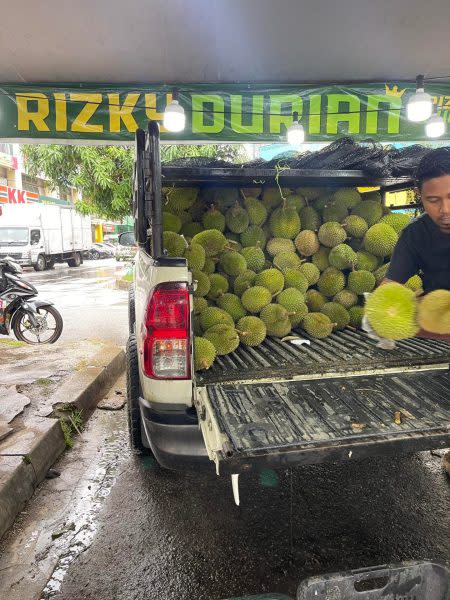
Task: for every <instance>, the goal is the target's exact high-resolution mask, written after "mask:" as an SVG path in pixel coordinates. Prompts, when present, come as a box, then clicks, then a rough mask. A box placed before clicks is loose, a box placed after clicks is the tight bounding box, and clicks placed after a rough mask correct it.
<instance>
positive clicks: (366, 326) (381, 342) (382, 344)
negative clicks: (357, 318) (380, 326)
mask: <svg viewBox="0 0 450 600" xmlns="http://www.w3.org/2000/svg"><path fill="white" fill-rule="evenodd" d="M361 328H362V329H363V330H364V331H365V332H366V333H367V334H368V336H369V337H370V338H371V339H372V340H376V341H377V348H381V349H382V350H394V348H395V341H394V340H387V339H386V338H381V337H380V336H379V335H377V334H376V333H375V331H374V330H373V329H372V327H371V326H370V323H369V321H368V320H367V317H366V315H364V317H363V320H362V324H361Z"/></svg>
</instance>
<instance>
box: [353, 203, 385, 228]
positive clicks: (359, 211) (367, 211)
mask: <svg viewBox="0 0 450 600" xmlns="http://www.w3.org/2000/svg"><path fill="white" fill-rule="evenodd" d="M351 214H352V215H358V217H362V218H363V219H364V221H365V222H366V223H367V225H368V226H369V227H371V226H372V225H375V223H378V221H379V220H380V219H381V217H382V216H383V208H382V206H381V204H380V203H379V202H377V201H376V200H363V201H362V202H360V203H359V204H357V205H356V206H354V207H353V208H352V211H351Z"/></svg>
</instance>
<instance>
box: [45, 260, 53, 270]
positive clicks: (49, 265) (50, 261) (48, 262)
mask: <svg viewBox="0 0 450 600" xmlns="http://www.w3.org/2000/svg"><path fill="white" fill-rule="evenodd" d="M54 266H55V259H54V258H49V259H48V260H47V262H46V263H45V268H46V269H53V268H54Z"/></svg>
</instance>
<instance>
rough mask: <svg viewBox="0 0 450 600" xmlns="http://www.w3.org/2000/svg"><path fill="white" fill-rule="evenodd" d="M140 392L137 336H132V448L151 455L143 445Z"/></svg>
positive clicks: (129, 362) (129, 404)
mask: <svg viewBox="0 0 450 600" xmlns="http://www.w3.org/2000/svg"><path fill="white" fill-rule="evenodd" d="M140 391H141V386H140V383H139V362H138V351H137V344H136V336H135V335H134V334H132V335H130V337H129V338H128V342H127V414H128V435H129V440H130V448H131V451H132V452H133V453H134V454H151V450H150V449H149V448H146V447H145V446H144V444H143V443H142V435H141V411H140V409H139V394H140Z"/></svg>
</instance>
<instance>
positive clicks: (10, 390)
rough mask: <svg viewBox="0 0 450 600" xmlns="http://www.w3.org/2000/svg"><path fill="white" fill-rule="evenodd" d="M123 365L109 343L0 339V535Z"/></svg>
mask: <svg viewBox="0 0 450 600" xmlns="http://www.w3.org/2000/svg"><path fill="white" fill-rule="evenodd" d="M124 367H125V355H124V352H123V350H122V349H121V348H119V347H117V346H115V345H112V344H105V343H102V342H97V341H92V340H83V341H82V342H76V343H68V344H56V345H50V346H45V347H43V348H41V347H39V348H38V347H35V346H28V345H22V344H20V343H18V342H15V341H14V340H9V339H8V338H1V339H0V537H1V536H2V535H3V534H4V533H5V531H6V530H7V529H8V528H9V527H10V526H11V524H12V522H13V521H14V518H15V516H16V515H17V513H18V512H19V511H20V510H22V508H23V506H24V504H25V503H26V502H27V500H28V499H29V498H30V497H31V496H32V494H33V492H34V490H35V488H36V486H37V485H38V484H39V483H40V482H41V481H42V479H43V478H44V477H45V476H46V474H47V472H48V470H49V468H50V467H51V465H52V464H53V463H54V461H55V460H56V459H57V458H58V456H59V455H60V454H61V453H62V452H63V451H64V449H65V447H66V446H70V445H71V444H73V435H74V434H75V433H76V432H77V430H78V429H79V428H80V427H81V426H82V423H83V421H85V420H86V419H87V418H89V414H90V412H91V411H92V410H93V409H94V408H95V406H96V404H97V402H98V401H99V400H100V399H101V398H103V396H104V395H105V393H106V392H107V390H108V389H109V387H110V386H111V385H112V383H113V382H114V381H115V379H117V377H118V376H119V375H120V374H121V373H122V372H123V370H124Z"/></svg>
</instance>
